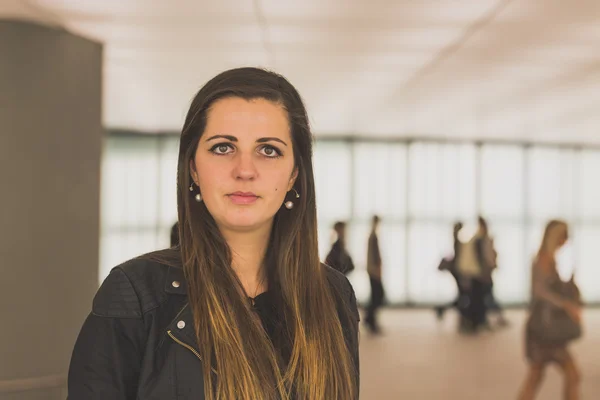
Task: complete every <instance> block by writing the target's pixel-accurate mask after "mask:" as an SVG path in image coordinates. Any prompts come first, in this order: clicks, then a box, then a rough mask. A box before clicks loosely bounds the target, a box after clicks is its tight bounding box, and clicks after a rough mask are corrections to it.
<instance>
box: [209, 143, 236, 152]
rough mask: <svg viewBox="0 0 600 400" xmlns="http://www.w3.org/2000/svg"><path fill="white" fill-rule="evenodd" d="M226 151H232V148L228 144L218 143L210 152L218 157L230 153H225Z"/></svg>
mask: <svg viewBox="0 0 600 400" xmlns="http://www.w3.org/2000/svg"><path fill="white" fill-rule="evenodd" d="M227 150H233V146H232V145H230V144H228V143H219V144H216V145H214V146H213V147H212V148H211V149H210V151H212V152H213V153H215V154H218V155H224V154H229V153H231V151H227Z"/></svg>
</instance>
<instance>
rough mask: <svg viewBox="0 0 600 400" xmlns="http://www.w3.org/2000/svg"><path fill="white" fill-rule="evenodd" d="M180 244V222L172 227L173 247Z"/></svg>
mask: <svg viewBox="0 0 600 400" xmlns="http://www.w3.org/2000/svg"><path fill="white" fill-rule="evenodd" d="M175 246H179V222H175V223H174V224H173V226H172V227H171V247H175Z"/></svg>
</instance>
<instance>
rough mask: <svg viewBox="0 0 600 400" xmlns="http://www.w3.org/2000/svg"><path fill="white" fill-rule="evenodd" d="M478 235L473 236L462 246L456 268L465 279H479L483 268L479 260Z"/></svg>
mask: <svg viewBox="0 0 600 400" xmlns="http://www.w3.org/2000/svg"><path fill="white" fill-rule="evenodd" d="M477 239H479V237H478V236H477V235H475V236H473V237H472V238H471V239H470V240H469V241H468V242H466V243H461V244H460V252H459V253H458V260H457V262H456V266H457V268H458V273H459V274H461V275H462V276H463V277H465V278H472V277H477V276H479V275H480V274H481V266H480V265H479V260H478V259H477V248H476V247H477Z"/></svg>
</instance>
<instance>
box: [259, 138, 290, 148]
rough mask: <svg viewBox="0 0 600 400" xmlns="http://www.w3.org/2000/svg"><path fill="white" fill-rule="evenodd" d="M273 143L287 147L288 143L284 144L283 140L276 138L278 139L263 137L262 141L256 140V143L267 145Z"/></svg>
mask: <svg viewBox="0 0 600 400" xmlns="http://www.w3.org/2000/svg"><path fill="white" fill-rule="evenodd" d="M272 141H275V142H279V143H281V144H283V145H284V146H287V143H286V142H284V141H283V140H281V139H279V138H276V137H263V138H260V139H256V143H265V142H272Z"/></svg>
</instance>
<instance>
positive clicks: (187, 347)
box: [167, 331, 202, 361]
mask: <svg viewBox="0 0 600 400" xmlns="http://www.w3.org/2000/svg"><path fill="white" fill-rule="evenodd" d="M167 335H169V336H170V337H171V339H173V340H174V341H175V343H177V344H179V345H181V346H183V347H185V348H186V349H188V350H189V351H191V352H192V353H194V355H195V356H196V357H198V360H200V361H202V358H201V357H200V354H198V352H197V351H196V350H195V349H194V348H193V347H192V346H190V345H189V344H186V343H183V342H182V341H181V340H179V339H177V338H176V337H175V336H174V335H173V333H171V331H167Z"/></svg>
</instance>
